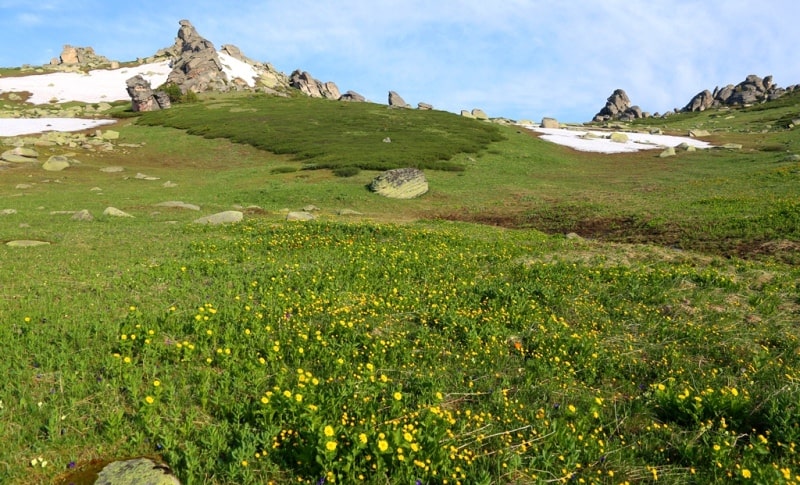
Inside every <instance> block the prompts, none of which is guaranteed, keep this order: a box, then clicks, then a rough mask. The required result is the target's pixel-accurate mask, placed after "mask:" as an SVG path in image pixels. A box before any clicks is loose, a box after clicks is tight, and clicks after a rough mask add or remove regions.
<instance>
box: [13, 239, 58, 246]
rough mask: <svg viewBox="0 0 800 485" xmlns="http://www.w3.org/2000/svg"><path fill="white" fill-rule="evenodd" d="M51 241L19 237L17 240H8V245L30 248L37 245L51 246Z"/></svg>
mask: <svg viewBox="0 0 800 485" xmlns="http://www.w3.org/2000/svg"><path fill="white" fill-rule="evenodd" d="M49 245H50V243H49V242H47V241H36V240H32V239H18V240H16V241H8V242H7V243H6V246H10V247H12V248H30V247H36V246H49Z"/></svg>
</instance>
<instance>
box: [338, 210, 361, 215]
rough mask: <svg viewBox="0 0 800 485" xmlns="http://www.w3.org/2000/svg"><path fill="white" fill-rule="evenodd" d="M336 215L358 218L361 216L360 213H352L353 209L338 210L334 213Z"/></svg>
mask: <svg viewBox="0 0 800 485" xmlns="http://www.w3.org/2000/svg"><path fill="white" fill-rule="evenodd" d="M336 214H337V215H340V216H360V215H363V214H362V213H360V212H358V211H354V210H353V209H339V210H338V211H336Z"/></svg>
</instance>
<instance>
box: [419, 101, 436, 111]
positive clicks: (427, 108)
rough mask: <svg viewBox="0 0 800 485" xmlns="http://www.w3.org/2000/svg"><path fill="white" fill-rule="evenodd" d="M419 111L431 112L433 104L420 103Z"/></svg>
mask: <svg viewBox="0 0 800 485" xmlns="http://www.w3.org/2000/svg"><path fill="white" fill-rule="evenodd" d="M417 109H419V110H423V111H430V110H432V109H433V105H432V104H428V103H422V102H420V103H417Z"/></svg>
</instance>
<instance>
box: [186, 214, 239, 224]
mask: <svg viewBox="0 0 800 485" xmlns="http://www.w3.org/2000/svg"><path fill="white" fill-rule="evenodd" d="M243 218H244V214H243V213H242V212H240V211H224V212H218V213H216V214H211V215H210V216H205V217H201V218H199V219H195V221H194V222H195V223H196V224H210V225H217V224H233V223H236V222H240V221H241V220H242V219H243Z"/></svg>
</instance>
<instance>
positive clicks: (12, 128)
mask: <svg viewBox="0 0 800 485" xmlns="http://www.w3.org/2000/svg"><path fill="white" fill-rule="evenodd" d="M113 123H116V122H115V121H114V120H86V119H81V118H0V137H2V136H18V135H32V134H34V133H43V132H45V131H81V130H88V129H90V128H96V127H98V126H103V125H108V124H113Z"/></svg>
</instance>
